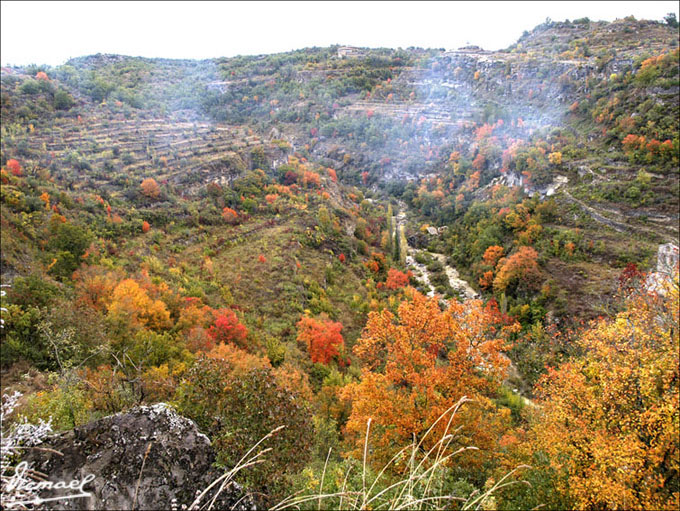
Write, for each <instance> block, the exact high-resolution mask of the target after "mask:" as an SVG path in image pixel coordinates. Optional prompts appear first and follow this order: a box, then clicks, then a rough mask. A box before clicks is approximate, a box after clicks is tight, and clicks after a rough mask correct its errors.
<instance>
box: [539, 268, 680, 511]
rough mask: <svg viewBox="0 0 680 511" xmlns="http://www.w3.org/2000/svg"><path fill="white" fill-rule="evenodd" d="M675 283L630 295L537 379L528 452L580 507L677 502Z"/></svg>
mask: <svg viewBox="0 0 680 511" xmlns="http://www.w3.org/2000/svg"><path fill="white" fill-rule="evenodd" d="M678 307H679V304H678V286H677V280H676V283H675V284H669V289H667V290H666V296H665V297H659V296H651V295H649V294H648V293H647V292H646V291H642V292H637V293H636V294H634V295H633V296H632V297H630V298H629V299H628V303H627V306H626V308H625V310H624V311H623V312H621V313H620V314H618V315H617V316H616V317H615V318H614V319H612V320H601V321H599V322H598V323H596V324H594V325H593V326H592V327H591V328H590V329H589V330H587V331H586V332H585V333H584V334H583V335H582V337H581V339H580V343H581V345H582V347H583V349H584V351H585V355H584V356H583V357H582V358H579V359H577V360H575V361H572V362H569V363H567V364H565V365H563V366H561V367H560V368H559V369H557V370H554V371H551V372H550V373H549V374H548V375H547V376H546V377H545V379H544V380H543V381H542V382H541V383H540V385H539V389H540V394H541V395H542V399H543V402H542V409H541V412H542V413H541V416H540V419H539V420H538V422H537V423H536V425H535V426H534V429H533V432H534V434H535V445H534V450H536V451H540V450H542V451H544V452H547V454H548V455H549V458H550V463H551V466H552V468H553V469H555V470H556V471H557V473H559V474H561V475H562V477H561V478H560V479H559V483H558V485H559V488H558V490H559V491H560V492H561V493H562V494H563V495H565V496H567V495H568V497H569V498H570V499H572V500H573V505H574V507H576V508H578V509H678V507H679V506H680V477H679V466H680V458H679V456H680V450H679V449H678V447H679V446H678V439H679V438H680V428H679V426H678V421H679V418H680V417H679V415H680V414H679V411H678V409H679V406H680V402H679V399H678V384H679V374H678V366H679V364H680V359H679V356H678V353H679V348H680V347H679V345H678Z"/></svg>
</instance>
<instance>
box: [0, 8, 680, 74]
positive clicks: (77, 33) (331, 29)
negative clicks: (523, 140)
mask: <svg viewBox="0 0 680 511" xmlns="http://www.w3.org/2000/svg"><path fill="white" fill-rule="evenodd" d="M669 12H675V13H676V15H677V14H678V3H677V2H668V1H664V2H647V1H634V2H624V1H616V2H593V1H589V2H19V1H2V2H1V16H0V20H1V31H0V42H1V46H0V48H1V55H0V61H1V62H2V64H3V65H7V64H11V65H25V64H31V63H35V64H49V65H58V64H62V63H64V62H65V61H66V60H68V59H69V58H71V57H79V56H83V55H90V54H94V53H119V54H123V55H133V56H144V57H166V58H211V57H221V56H227V57H231V56H234V55H253V54H261V53H278V52H283V51H288V50H293V49H300V48H305V47H310V46H329V45H332V44H344V45H353V46H368V47H392V48H398V47H402V48H406V47H409V46H420V47H424V48H446V49H454V48H457V47H459V46H462V45H465V44H477V45H479V46H481V47H483V48H484V49H488V50H497V49H501V48H505V47H507V46H509V45H510V44H512V43H513V42H515V41H516V40H517V39H518V38H519V36H520V35H521V34H522V32H523V31H524V30H531V29H532V28H533V27H535V26H536V25H538V24H540V23H542V22H543V21H545V19H546V17H550V18H551V19H552V20H554V21H563V20H564V19H570V20H574V19H576V18H582V17H585V16H587V17H589V18H590V19H591V20H608V21H612V20H614V19H616V18H623V17H625V16H628V15H631V14H632V15H634V16H635V17H636V18H637V19H654V20H661V19H662V18H663V17H664V16H665V15H666V14H667V13H669ZM679 18H680V17H679Z"/></svg>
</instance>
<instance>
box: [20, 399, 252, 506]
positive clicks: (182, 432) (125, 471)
mask: <svg viewBox="0 0 680 511" xmlns="http://www.w3.org/2000/svg"><path fill="white" fill-rule="evenodd" d="M41 447H48V448H50V449H54V450H56V451H59V452H60V453H61V455H59V454H56V453H52V452H48V451H45V450H39V451H31V453H30V455H27V456H24V461H27V462H29V465H30V466H32V467H33V469H34V470H38V471H40V472H42V473H44V474H46V475H47V476H48V479H49V480H50V481H55V482H56V481H66V482H67V483H68V482H70V481H72V480H80V481H82V480H83V479H84V478H85V477H86V476H87V475H88V474H93V475H94V479H93V480H92V481H91V482H90V483H89V484H87V485H86V486H85V487H84V488H83V489H84V491H85V492H88V493H90V494H91V496H90V497H83V498H73V499H59V500H53V501H49V502H45V504H43V505H44V506H48V508H49V509H91V510H95V509H121V510H122V509H135V510H143V509H168V510H169V509H173V508H174V509H183V508H184V509H186V508H188V507H189V506H190V505H191V504H192V503H193V502H194V500H195V498H196V496H197V494H198V493H200V492H201V491H203V490H204V489H205V488H207V487H208V486H209V485H210V483H212V482H213V481H215V480H216V479H217V478H218V477H220V476H221V475H222V474H223V473H224V472H223V471H221V470H218V469H217V468H215V467H213V463H214V461H215V452H214V450H213V448H212V446H211V444H210V440H209V439H208V437H207V436H205V435H203V434H202V433H200V432H199V431H198V429H197V427H196V424H194V423H193V422H192V421H190V420H189V419H186V418H184V417H182V416H180V415H178V414H177V413H176V412H175V411H174V410H172V409H171V408H169V407H168V406H167V405H165V404H163V403H159V404H155V405H153V406H149V407H147V406H142V407H138V408H135V409H133V410H130V411H129V412H126V413H119V414H116V415H112V416H109V417H104V418H103V419H100V420H97V421H94V422H91V423H89V424H86V425H84V426H80V427H77V428H75V429H74V430H72V431H68V432H65V433H61V434H59V435H55V436H52V437H49V438H48V440H47V441H46V442H45V443H44V444H43V445H42V446H41ZM217 486H219V485H217ZM74 493H78V492H77V491H73V490H63V489H59V490H42V491H41V492H40V497H41V498H42V499H48V498H54V497H57V498H58V497H63V496H65V495H69V494H74ZM213 497H214V492H211V493H210V494H209V495H208V496H206V497H205V498H203V499H202V500H201V504H203V503H206V502H210V501H211V500H212V498H213ZM184 506H186V507H184ZM254 507H255V505H254V502H253V500H252V498H250V497H249V496H247V497H244V492H243V490H242V488H241V487H240V486H239V485H238V484H236V483H235V482H231V483H230V484H229V485H228V486H227V487H226V488H225V489H224V491H222V492H221V493H220V494H219V495H218V497H217V499H216V500H215V503H214V507H213V508H212V509H239V510H244V509H254ZM206 509H207V508H206Z"/></svg>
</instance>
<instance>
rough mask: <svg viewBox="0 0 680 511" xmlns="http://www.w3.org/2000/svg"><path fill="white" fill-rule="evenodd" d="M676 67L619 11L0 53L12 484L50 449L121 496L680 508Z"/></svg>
mask: <svg viewBox="0 0 680 511" xmlns="http://www.w3.org/2000/svg"><path fill="white" fill-rule="evenodd" d="M679 58H680V52H679V50H678V28H677V21H676V23H675V25H673V20H672V19H671V18H669V19H668V20H665V21H663V22H661V21H650V20H637V19H635V18H633V17H627V18H624V19H617V20H616V21H613V22H605V21H593V20H589V19H588V18H582V19H577V20H573V21H569V20H565V21H560V22H553V21H550V20H546V22H545V23H543V24H541V25H538V26H537V27H535V28H533V29H532V30H531V31H526V32H525V33H524V34H523V35H522V36H521V38H520V39H519V40H518V41H517V42H516V43H514V44H512V45H511V46H510V47H508V48H505V49H504V50H499V51H485V50H483V49H481V48H478V47H474V46H466V47H463V48H459V49H455V50H445V49H435V48H430V49H425V48H416V47H410V48H407V49H404V48H398V49H395V48H353V47H341V46H337V45H335V46H330V47H313V48H304V49H299V50H294V51H289V52H285V53H278V54H272V55H257V56H236V57H230V58H227V57H223V58H215V59H205V60H186V59H178V60H172V59H150V58H142V57H128V56H124V55H113V54H96V55H89V56H82V57H77V58H73V59H70V60H68V61H67V62H66V63H65V64H63V65H59V66H41V65H26V66H11V67H10V66H8V67H3V68H2V75H1V80H0V85H1V102H0V106H1V107H2V127H1V131H2V133H1V134H2V139H1V142H0V160H1V163H2V171H1V174H0V180H1V184H2V186H1V189H0V213H1V214H0V227H1V229H2V236H1V243H0V269H1V271H2V285H3V286H7V287H3V290H4V291H7V292H6V294H5V295H3V298H2V307H3V310H2V319H3V328H2V330H0V354H1V355H2V357H1V364H0V371H1V374H2V394H3V396H4V397H3V412H2V413H3V426H2V428H3V442H4V441H5V438H10V439H12V440H11V441H8V443H7V447H5V444H3V451H2V463H3V465H2V470H3V472H2V477H3V498H5V496H6V495H7V498H8V499H9V498H15V500H16V498H18V497H17V494H12V493H11V491H9V490H6V488H7V485H6V482H7V481H9V480H10V478H11V477H13V475H11V474H14V472H13V471H14V470H15V469H14V467H15V466H16V463H17V462H18V460H20V459H22V456H23V454H22V452H23V451H22V449H25V448H26V447H27V445H28V444H27V442H28V443H30V442H34V443H35V444H36V445H38V444H39V443H44V445H45V446H46V447H47V451H45V452H50V451H49V449H53V450H54V449H57V447H58V448H59V449H60V450H64V451H66V452H67V453H68V455H67V456H65V457H63V459H62V458H60V461H58V462H56V461H54V460H56V459H57V458H54V459H52V460H51V461H50V459H48V458H44V459H42V458H41V459H38V458H35V459H34V458H33V454H31V459H32V460H33V461H35V462H36V463H39V464H40V466H41V467H43V468H44V467H54V466H58V467H59V470H60V472H59V473H60V474H61V475H60V477H64V478H67V479H68V478H69V477H71V476H72V477H75V476H76V475H77V474H76V471H78V470H80V469H79V468H78V467H77V466H76V465H77V463H76V462H80V461H82V463H83V464H84V465H83V466H87V467H102V468H101V470H106V471H107V477H108V476H109V475H110V476H111V481H112V482H110V484H111V485H112V486H111V488H113V490H111V491H113V492H114V493H115V495H116V499H118V500H116V502H117V503H118V504H120V503H121V502H122V503H123V504H124V503H125V502H127V501H128V500H129V499H128V497H127V495H128V494H130V495H135V497H134V500H135V501H136V500H137V496H138V493H139V492H138V490H140V488H141V490H140V491H141V494H142V496H143V498H142V500H140V502H144V503H147V504H148V503H149V502H151V501H154V500H163V499H165V500H166V501H167V502H165V501H164V502H163V503H162V506H163V507H164V508H168V502H170V501H173V499H174V501H173V502H175V503H176V504H177V503H179V504H182V505H186V506H187V507H189V506H190V505H192V503H196V502H198V501H200V500H201V498H203V497H205V496H206V495H210V497H209V498H215V499H217V496H215V495H214V494H213V493H211V491H214V489H215V488H216V487H209V488H208V486H209V484H210V483H209V480H210V479H218V481H222V482H223V483H224V484H222V488H221V489H222V490H224V491H225V493H224V494H223V495H222V497H220V499H221V500H220V502H223V503H224V505H225V506H226V505H227V503H229V504H228V505H230V506H231V505H233V506H236V508H238V505H239V504H238V503H240V502H246V503H248V506H250V507H257V508H275V509H286V508H287V507H296V508H300V509H312V508H313V509H326V508H327V509H336V508H343V509H369V508H370V509H378V508H390V509H392V508H414V507H418V506H420V507H422V508H423V509H461V510H462V509H473V508H474V509H508V510H511V509H536V508H541V507H545V508H549V509H572V508H573V509H595V508H597V509H630V508H635V509H674V508H676V507H677V505H678V503H679V502H680V500H679V499H680V486H679V485H680V474H679V472H678V456H677V453H678V440H677V438H678V399H679V397H678V396H679V393H678V365H679V364H678V331H679V328H678V273H677V268H678V256H677V254H678V249H677V246H678V244H679V236H680V235H679V229H678V221H679V219H680V211H679V208H680V172H679V165H680V163H679V162H680V139H679V138H678V137H679V135H678V133H679V121H678V119H679V118H680V105H679V103H678V97H679V94H680V82H679V75H678V65H679ZM649 274H653V276H652V277H650V276H649ZM30 424H33V425H36V426H35V428H33V426H30V427H29V426H28V425H30ZM109 424H117V426H116V427H120V431H122V433H121V434H120V435H119V436H118V437H116V438H109V432H108V428H109V426H108V425H109ZM24 427H25V428H28V429H26V431H29V430H30V431H31V432H32V433H31V434H33V435H34V436H33V437H31V436H30V435H28V436H27V435H24V433H23V431H24V429H21V428H24ZM32 428H33V429H32ZM36 428H37V429H36ZM154 428H155V429H154ZM133 430H134V431H137V433H134V435H137V434H138V433H139V432H140V431H141V432H142V433H143V435H142V436H139V437H137V436H135V437H134V439H132V440H134V441H131V440H130V439H128V436H130V435H133ZM153 431H156V432H157V433H158V438H170V439H172V442H171V444H172V450H173V453H174V454H173V456H172V457H173V458H176V459H179V460H182V461H181V462H182V464H186V466H192V467H193V466H194V465H193V463H194V461H195V462H196V466H200V467H201V468H200V473H198V472H197V473H195V474H193V475H192V477H189V476H188V475H183V476H182V477H185V478H186V481H191V482H186V484H184V483H182V482H181V481H178V480H177V478H174V476H173V477H170V476H168V477H169V479H168V480H165V479H163V477H164V476H163V475H162V474H163V473H165V471H166V470H165V468H164V467H166V465H168V464H171V463H172V462H173V460H171V459H168V456H167V453H161V452H160V451H158V449H157V444H155V443H154V440H153V438H156V437H154V433H153ZM142 433H139V434H142ZM53 434H57V435H56V436H51V435H53ZM147 434H148V438H149V441H148V444H146V443H145V442H146V439H147V436H146V435H147ZM22 435H23V436H22ZM83 435H85V436H86V437H87V438H85V436H83ZM31 438H32V439H31ZM101 439H108V440H106V441H107V442H108V444H107V445H108V447H106V446H104V445H103V443H102V442H103V440H102V441H101V442H100V440H101ZM76 441H78V442H80V441H82V442H83V444H82V445H83V446H84V447H83V449H82V452H86V453H87V455H83V459H82V460H80V458H78V456H80V454H79V449H78V448H77V445H80V444H77V445H76V443H75V442H76ZM12 442H15V443H12ZM143 444H144V445H143ZM31 445H33V444H31ZM49 446H52V447H49ZM74 446H75V447H74ZM198 450H201V451H202V454H201V455H198V454H197V451H198ZM150 453H151V454H150ZM52 454H54V453H52ZM113 455H115V457H116V459H124V460H134V463H136V462H137V461H139V460H142V461H141V463H142V465H141V466H140V467H139V470H138V467H136V466H134V467H133V468H130V467H126V468H125V470H122V469H121V468H120V467H116V463H115V461H111V459H113V458H111V456H113ZM36 456H37V455H36ZM253 456H254V458H253ZM260 456H261V457H262V458H261V461H262V462H260V461H256V458H259V457H260ZM38 457H39V456H38ZM100 457H101V458H100ZM100 459H101V460H103V461H101V462H100V461H98V460H100ZM147 460H148V461H147ZM130 463H133V461H130ZM145 463H149V464H150V465H147V468H148V469H149V471H150V472H149V473H150V474H153V476H149V478H148V479H147V478H143V477H142V475H141V473H142V470H141V469H143V468H144V467H145V465H144V464H145ZM168 466H170V465H168ZM621 467H624V468H625V470H624V468H621ZM626 467H627V468H626ZM631 467H633V468H631ZM45 470H47V469H45ZM93 470H94V469H93ZM197 470H198V469H197ZM184 471H185V466H183V467H182V470H176V471H175V472H176V473H177V474H184ZM116 474H122V476H121V477H120V478H117V479H116V478H114V477H113V476H114V475H116ZM136 474H139V475H138V476H137V475H136ZM219 474H221V475H219ZM193 476H195V477H193ZM116 477H117V476H116ZM504 482H507V484H505V483H504ZM107 484H109V483H107ZM103 488H104V486H103V485H102V484H100V481H99V480H98V482H97V484H96V485H95V490H93V491H94V493H95V496H94V497H93V501H92V502H93V503H94V504H93V506H94V507H93V508H97V509H99V508H102V509H103V508H106V505H107V504H106V495H105V494H106V491H109V490H105V489H103ZM204 490H205V491H204ZM119 497H120V498H119ZM22 498H23V497H22ZM126 499H127V500H126ZM8 502H9V501H8ZM11 502H14V501H11ZM135 503H136V502H132V503H131V504H130V508H134V507H135ZM179 504H178V505H179ZM3 505H5V504H4V502H3ZM145 505H146V504H145ZM197 505H198V504H197ZM243 505H244V506H245V504H243ZM416 505H417V506H416ZM275 506H278V507H275ZM199 507H200V506H199ZM9 508H10V507H8V509H9ZM36 509H38V508H36Z"/></svg>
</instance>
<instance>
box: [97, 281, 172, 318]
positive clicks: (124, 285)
mask: <svg viewBox="0 0 680 511" xmlns="http://www.w3.org/2000/svg"><path fill="white" fill-rule="evenodd" d="M109 316H111V317H118V318H120V319H124V320H125V321H127V322H128V323H129V324H131V325H133V326H138V325H142V326H147V327H149V328H154V329H159V328H168V327H170V326H171V321H170V312H169V311H168V308H167V306H166V305H165V303H164V302H162V301H161V300H153V299H152V298H150V297H149V295H148V294H147V292H146V291H145V290H144V288H142V287H141V286H140V285H139V284H138V283H137V282H136V281H135V280H132V279H124V280H122V281H121V282H120V283H119V284H118V285H117V286H116V287H115V289H114V290H113V295H112V298H111V304H110V305H109Z"/></svg>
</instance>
